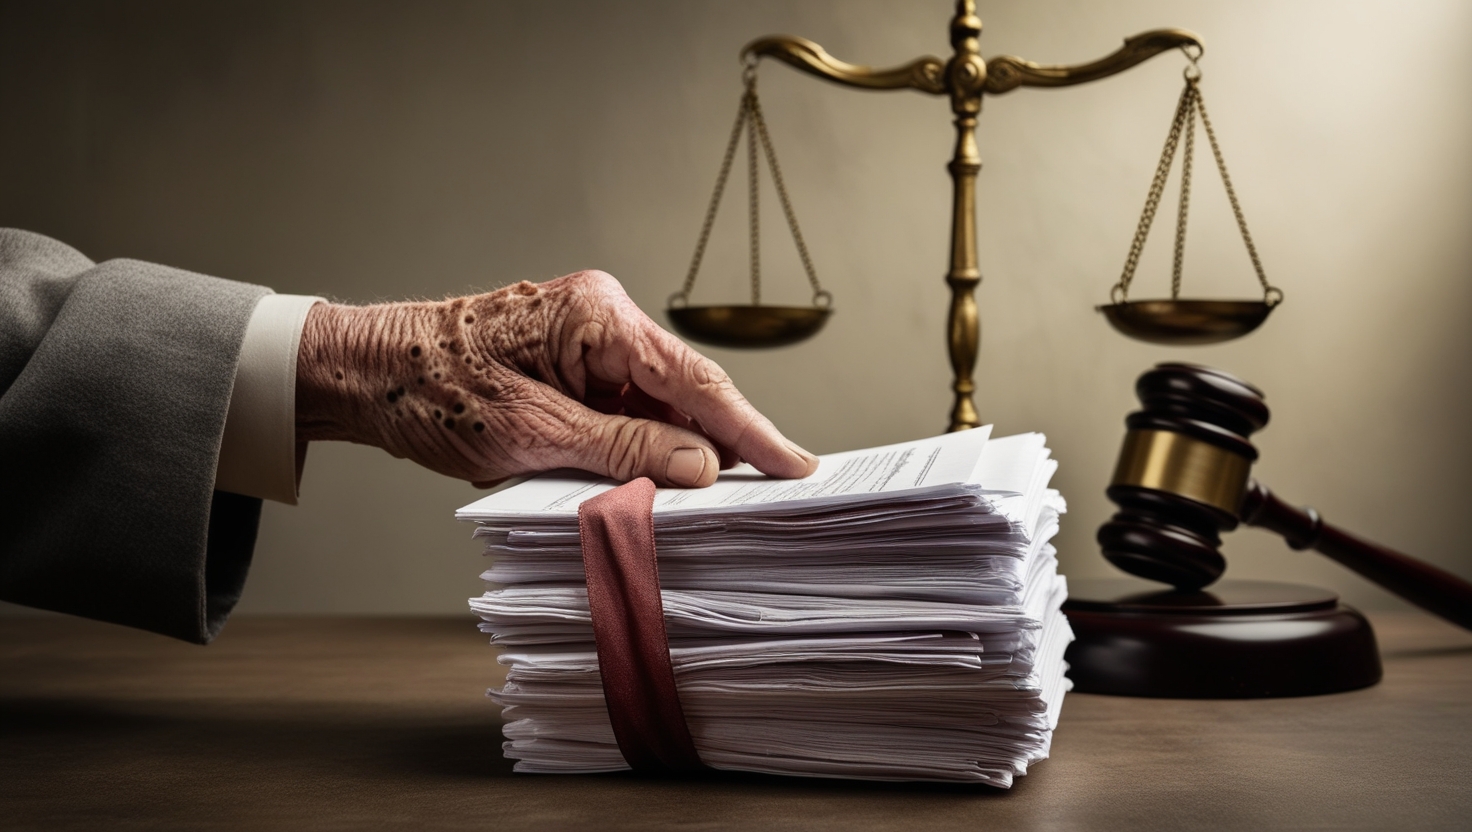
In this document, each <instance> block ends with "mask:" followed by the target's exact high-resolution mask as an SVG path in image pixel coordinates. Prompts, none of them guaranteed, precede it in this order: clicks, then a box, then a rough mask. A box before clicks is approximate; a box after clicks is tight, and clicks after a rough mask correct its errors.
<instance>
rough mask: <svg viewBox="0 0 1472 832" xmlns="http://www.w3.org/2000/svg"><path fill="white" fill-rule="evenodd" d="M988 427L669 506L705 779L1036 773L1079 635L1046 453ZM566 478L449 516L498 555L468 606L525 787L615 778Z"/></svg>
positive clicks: (661, 502) (673, 621) (675, 607)
mask: <svg viewBox="0 0 1472 832" xmlns="http://www.w3.org/2000/svg"><path fill="white" fill-rule="evenodd" d="M989 433H990V430H989V429H988V428H980V429H976V430H971V431H964V432H960V433H953V434H947V435H945V436H941V437H936V438H933V439H925V440H920V441H916V442H908V443H904V444H900V445H892V446H888V447H883V448H874V449H870V450H862V451H849V452H844V453H837V454H829V455H827V456H824V457H821V458H820V459H821V464H820V465H819V467H818V470H817V472H816V473H815V474H813V475H812V476H810V477H808V478H807V479H803V480H775V479H770V478H767V477H765V476H763V475H761V474H760V473H758V472H757V471H755V470H754V469H752V468H751V467H750V466H747V465H742V466H738V467H737V468H735V469H733V470H731V471H728V472H725V473H723V474H722V475H721V477H720V479H719V480H718V481H717V482H716V484H715V485H713V486H711V487H710V488H705V489H690V490H682V489H659V491H658V492H657V494H656V497H655V503H654V530H655V544H656V546H655V548H656V550H657V555H658V564H659V580H660V584H661V597H662V598H663V602H664V611H665V620H666V628H667V630H668V634H669V645H670V655H671V659H672V662H673V665H674V671H675V680H676V685H677V687H678V690H679V695H680V700H681V703H682V706H683V709H684V712H685V716H686V718H687V720H688V722H689V727H690V733H691V735H692V736H693V738H694V740H695V747H696V749H697V750H698V751H699V753H700V757H701V759H702V760H703V761H704V762H705V763H706V764H707V765H709V766H711V767H713V768H718V769H739V770H743V771H757V772H767V773H772V774H788V775H806V776H815V777H847V778H863V779H875V780H942V781H960V782H979V783H988V784H991V785H995V786H1002V787H1006V786H1010V785H1011V783H1012V779H1013V777H1014V776H1018V775H1022V774H1025V773H1026V772H1027V766H1028V765H1029V764H1030V763H1033V762H1036V761H1038V760H1041V759H1043V758H1045V757H1047V755H1048V746H1049V743H1050V741H1051V738H1052V731H1053V729H1054V727H1055V726H1056V725H1057V723H1058V713H1059V709H1060V708H1061V706H1062V703H1063V694H1064V691H1066V690H1067V689H1068V686H1069V685H1068V681H1067V680H1066V679H1065V678H1064V675H1063V674H1064V670H1065V665H1064V662H1063V651H1064V648H1065V647H1066V646H1067V644H1068V642H1069V641H1071V640H1072V638H1073V635H1072V633H1071V632H1070V631H1069V629H1068V623H1067V621H1066V620H1065V619H1064V617H1063V615H1062V613H1061V612H1060V611H1059V607H1060V605H1061V604H1062V603H1063V599H1064V597H1065V595H1066V589H1065V585H1064V580H1063V577H1062V576H1060V575H1059V574H1058V571H1057V560H1056V558H1055V553H1054V550H1053V547H1052V546H1051V545H1049V544H1048V540H1049V539H1050V538H1052V536H1053V535H1054V534H1055V533H1056V532H1057V529H1058V516H1059V515H1060V514H1062V513H1063V511H1064V502H1063V500H1062V498H1061V497H1060V496H1059V494H1058V492H1057V491H1055V490H1053V489H1051V488H1049V487H1048V482H1049V480H1050V479H1051V477H1052V475H1053V472H1054V471H1055V470H1056V469H1057V463H1056V462H1054V461H1053V460H1052V459H1051V458H1050V455H1049V451H1048V449H1047V447H1046V445H1045V442H1046V440H1045V438H1044V437H1043V436H1042V435H1041V434H1037V433H1032V434H1022V435H1019V436H1010V437H1006V438H1003V439H990V438H989ZM615 485H616V483H614V482H612V481H610V480H604V479H598V478H594V477H592V476H591V475H587V474H581V473H576V472H556V473H553V474H549V475H544V476H541V477H538V478H535V479H531V480H528V481H526V482H523V483H521V484H519V485H517V486H515V487H512V488H509V489H507V490H505V491H501V492H499V493H497V494H493V495H490V496H488V497H486V498H484V499H482V500H479V501H477V502H475V503H472V504H471V505H469V506H466V507H465V508H463V509H461V510H460V511H459V512H457V514H456V516H457V517H458V518H460V519H462V520H470V521H474V522H475V523H477V524H479V525H478V528H477V529H476V532H475V534H476V536H478V537H482V538H484V539H485V540H486V542H487V546H486V552H487V554H489V555H491V556H492V557H493V558H494V563H493V566H492V567H491V569H490V570H489V571H487V572H486V573H485V574H484V576H483V577H484V578H485V580H486V581H487V582H488V583H489V589H488V591H487V592H486V593H485V594H484V595H483V596H481V597H479V598H473V599H471V601H470V605H471V608H472V609H473V610H474V611H475V612H476V613H478V614H479V615H480V617H481V619H482V621H483V623H482V624H481V625H480V626H481V629H482V631H484V632H487V633H489V634H490V635H491V640H492V641H493V642H494V643H496V644H498V645H501V647H502V653H501V656H500V661H501V662H502V663H503V664H506V665H509V671H508V674H507V679H506V684H505V686H504V687H502V688H500V689H496V690H492V691H491V692H490V695H491V697H492V698H493V699H494V700H495V701H496V702H497V703H499V704H500V705H501V706H502V707H503V708H504V716H505V718H506V721H507V725H506V729H505V733H506V737H507V740H508V741H507V742H506V744H505V751H506V754H507V756H508V757H511V758H514V759H516V760H517V761H518V762H517V763H516V770H517V771H524V772H543V773H551V772H600V771H616V770H620V769H626V768H628V764H627V763H626V762H625V761H624V758H623V757H622V756H621V754H620V753H619V749H618V745H617V742H616V740H615V739H614V734H613V730H612V728H611V726H610V723H609V718H608V713H607V710H606V709H605V705H604V701H603V691H602V684H601V678H600V676H599V671H598V656H597V652H596V649H595V647H594V640H593V629H592V624H591V620H590V615H589V611H588V600H587V592H586V589H585V586H584V576H583V564H582V553H581V548H580V545H579V538H578V518H577V508H578V505H579V504H580V503H581V502H582V501H583V500H585V499H588V498H590V497H593V496H596V495H598V494H601V493H603V492H604V491H606V490H608V489H610V488H613V487H615Z"/></svg>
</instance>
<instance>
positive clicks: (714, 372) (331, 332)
mask: <svg viewBox="0 0 1472 832" xmlns="http://www.w3.org/2000/svg"><path fill="white" fill-rule="evenodd" d="M296 395H297V436H298V438H299V439H302V440H309V439H340V440H347V441H350V442H360V443H363V444H368V445H377V446H378V447H381V448H383V449H385V450H387V451H388V452H389V453H391V454H393V455H394V456H397V457H407V458H408V459H412V460H414V461H415V462H417V463H419V464H421V465H423V466H425V467H427V468H430V469H432V470H434V471H438V472H440V473H442V474H448V475H449V476H452V477H458V478H460V479H464V480H469V481H471V482H473V483H475V484H476V485H480V486H489V485H492V484H494V483H496V482H499V481H501V480H504V479H506V478H507V477H511V476H516V475H518V474H525V473H531V472H535V471H545V470H551V469H554V468H581V469H583V470H586V471H592V472H594V473H597V474H602V475H605V476H609V477H613V478H615V479H619V480H628V479H633V478H635V477H640V476H647V477H649V478H651V479H653V480H654V481H655V482H656V483H658V484H660V485H674V486H707V485H710V484H711V483H713V482H715V479H716V474H717V472H718V470H719V469H720V468H721V467H728V466H730V465H732V464H734V463H735V461H736V459H737V458H738V457H739V458H741V459H744V460H746V461H747V462H750V463H751V464H752V465H754V466H756V468H757V469H759V470H761V471H763V472H765V473H767V474H770V475H772V476H777V477H803V476H807V475H808V474H811V473H812V472H813V471H814V470H816V468H817V459H816V458H815V457H814V456H813V455H812V454H809V453H808V452H807V451H804V450H803V449H801V448H799V447H797V446H796V445H794V444H793V443H791V442H788V441H787V440H785V439H784V438H783V437H782V434H780V433H779V432H778V431H777V429H776V428H775V427H774V426H773V425H772V423H771V422H770V421H768V420H767V419H766V417H764V416H762V415H761V414H760V413H758V412H757V411H756V409H755V408H753V407H752V406H751V404H750V403H748V402H747V401H746V399H745V398H743V397H742V395H741V394H740V393H739V392H738V391H737V390H736V387H735V385H733V384H732V383H731V379H730V378H729V377H728V376H727V375H726V374H725V372H724V371H722V370H721V368H720V367H718V366H717V365H716V364H715V362H713V361H711V360H709V359H707V358H704V357H703V356H701V355H699V354H697V353H695V352H694V351H693V350H691V349H690V348H688V347H686V346H685V345H684V344H683V343H681V342H680V341H679V339H677V338H675V337H674V336H673V335H670V334H669V333H668V332H665V331H664V330H663V329H660V328H659V326H657V325H656V324H655V323H654V322H653V321H651V320H650V319H649V318H648V316H646V315H645V314H644V313H643V312H642V311H640V310H639V308H638V307H637V306H635V305H634V302H633V301H632V300H630V299H629V297H628V295H626V294H625V293H624V291H623V287H621V286H620V285H619V283H618V281H617V280H615V279H613V278H612V277H610V276H609V275H607V274H604V273H603V272H596V271H592V272H579V273H577V274H572V275H568V276H566V277H561V278H558V279H556V280H553V281H550V282H547V283H543V284H540V285H537V284H532V283H525V282H523V283H518V284H516V285H515V286H508V287H506V288H504V289H501V290H499V291H495V292H491V293H489V294H484V295H476V296H473V297H464V298H456V299H453V300H448V301H442V302H437V303H393V304H385V305H380V306H366V307H352V306H341V305H336V304H318V305H317V306H315V307H313V308H312V310H311V312H310V313H309V314H308V316H307V322H306V326H305V328H304V330H303V332H302V341H301V348H300V350H299V353H298V359H297V394H296Z"/></svg>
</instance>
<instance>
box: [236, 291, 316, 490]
mask: <svg viewBox="0 0 1472 832" xmlns="http://www.w3.org/2000/svg"><path fill="white" fill-rule="evenodd" d="M321 302H323V299H322V298H318V297H307V296H304V295H266V296H265V297H263V298H261V299H260V301H259V302H258V303H257V304H256V308H255V311H254V312H252V313H251V316H250V323H248V324H246V327H245V341H244V342H243V343H242V344H241V346H240V362H239V364H238V365H237V366H236V368H235V387H234V389H233V390H232V391H231V393H230V410H229V412H228V414H227V415H226V416H225V436H224V439H223V440H222V441H221V443H220V462H219V465H218V466H217V467H216V469H215V490H217V491H230V492H233V493H236V494H244V495H245V496H247V497H260V498H262V499H265V500H275V501H277V502H280V503H287V504H288V505H296V495H297V481H298V477H299V475H300V471H299V470H298V467H297V447H296V354H297V347H298V346H299V345H300V344H301V340H302V327H303V326H305V325H306V321H307V310H308V309H311V308H312V306H314V305H315V304H318V303H321Z"/></svg>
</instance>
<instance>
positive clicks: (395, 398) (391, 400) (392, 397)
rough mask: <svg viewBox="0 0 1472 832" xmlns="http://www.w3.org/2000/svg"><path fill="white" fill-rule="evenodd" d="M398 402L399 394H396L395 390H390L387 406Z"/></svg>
mask: <svg viewBox="0 0 1472 832" xmlns="http://www.w3.org/2000/svg"><path fill="white" fill-rule="evenodd" d="M398 400H399V393H398V391H397V390H390V391H388V403H389V404H393V403H394V402H396V401H398Z"/></svg>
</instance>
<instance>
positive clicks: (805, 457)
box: [783, 440, 818, 476]
mask: <svg viewBox="0 0 1472 832" xmlns="http://www.w3.org/2000/svg"><path fill="white" fill-rule="evenodd" d="M783 441H786V440H783ZM787 450H789V451H792V452H793V453H794V454H796V455H797V457H798V458H799V459H801V460H802V461H803V464H804V465H806V466H807V474H804V475H803V476H808V475H811V474H812V473H813V472H814V471H816V470H818V458H817V457H816V456H813V455H812V454H810V453H808V452H807V451H805V450H803V449H802V448H799V447H798V446H797V445H794V444H793V443H792V442H787Z"/></svg>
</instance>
